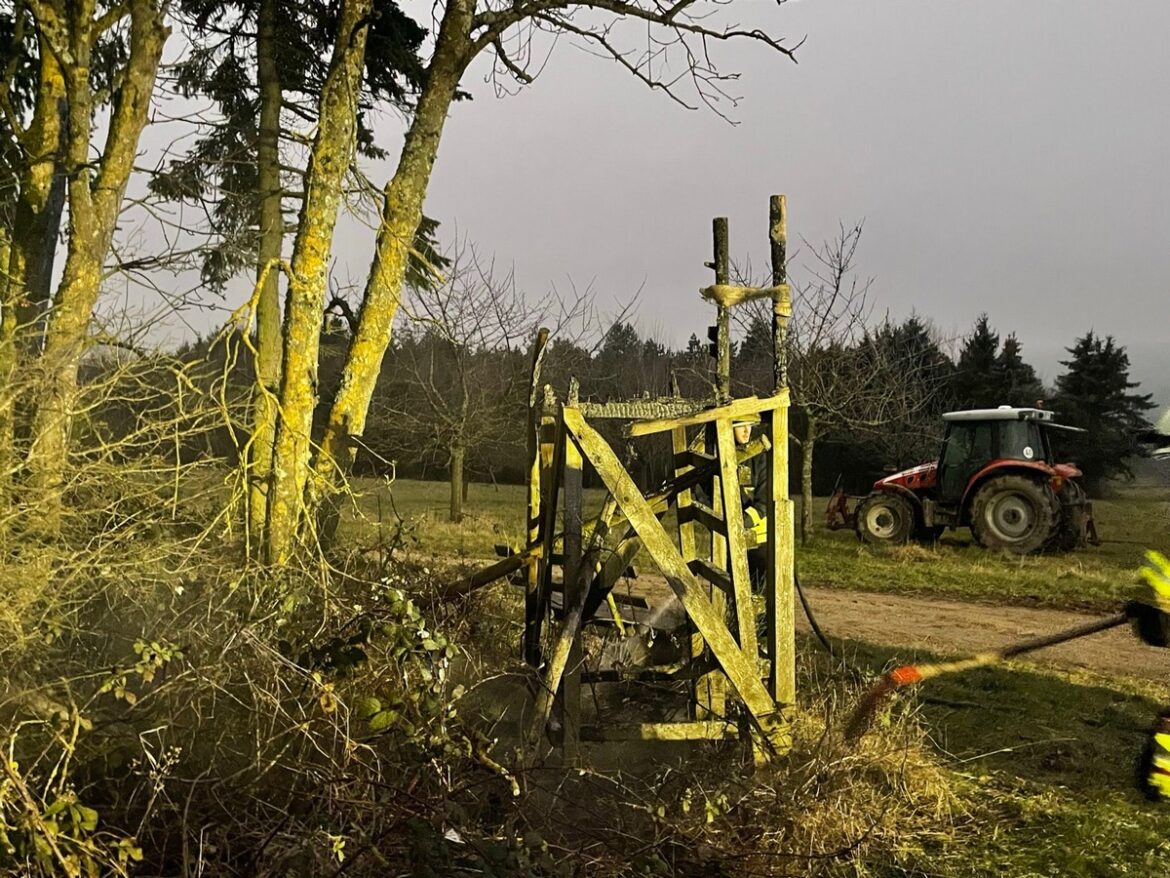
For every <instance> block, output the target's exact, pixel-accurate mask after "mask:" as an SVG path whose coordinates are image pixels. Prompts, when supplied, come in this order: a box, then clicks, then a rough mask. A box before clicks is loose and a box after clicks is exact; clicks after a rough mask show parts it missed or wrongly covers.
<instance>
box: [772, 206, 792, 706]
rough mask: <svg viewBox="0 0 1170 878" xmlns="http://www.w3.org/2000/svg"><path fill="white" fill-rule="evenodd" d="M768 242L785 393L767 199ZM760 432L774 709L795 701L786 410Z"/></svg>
mask: <svg viewBox="0 0 1170 878" xmlns="http://www.w3.org/2000/svg"><path fill="white" fill-rule="evenodd" d="M768 237H769V239H770V243H771V249H772V288H773V290H775V291H777V292H776V293H774V295H773V297H772V348H773V355H774V357H775V360H774V363H773V373H772V374H773V382H774V387H773V390H774V392H775V393H776V394H777V395H779V394H782V393H787V392H788V320H789V318H790V317H791V316H792V297H791V294H790V293H789V288H788V267H787V263H786V260H787V253H788V202H787V199H786V198H785V197H784V196H783V195H773V196H772V197H771V199H770V200H769V224H768ZM766 418H767V419H766V422H765V431H766V435H767V436H768V439H769V440H770V441H771V443H772V457H771V461H770V465H769V467H768V479H767V490H768V497H769V500H770V501H771V507H772V514H771V515H769V516H768V526H767V527H768V539H767V550H766V568H767V583H766V586H765V595H764V597H765V604H766V607H767V610H766V612H767V640H768V661H769V674H768V691H769V693H770V694H771V696H772V698H773V699H774V700H775V701H776V702H778V703H780V704H794V703H795V702H796V637H795V625H796V617H795V612H796V608H795V600H794V594H793V592H794V585H795V583H794V580H795V575H796V574H795V566H794V563H795V562H794V554H793V552H794V548H795V547H794V541H793V523H794V515H793V508H792V501H791V500H790V499H789V498H788V406H787V405H785V406H783V407H781V408H776V409H773V410H772V411H771V412H769V413H768V415H767V416H766Z"/></svg>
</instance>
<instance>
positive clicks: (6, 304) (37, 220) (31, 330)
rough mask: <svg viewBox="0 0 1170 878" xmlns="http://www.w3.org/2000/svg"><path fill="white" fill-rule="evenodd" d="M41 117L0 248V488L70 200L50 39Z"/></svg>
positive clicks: (21, 150)
mask: <svg viewBox="0 0 1170 878" xmlns="http://www.w3.org/2000/svg"><path fill="white" fill-rule="evenodd" d="M38 43H39V45H38V49H39V53H40V65H39V69H38V88H37V95H36V101H35V103H34V106H33V116H32V119H31V121H30V122H29V125H28V127H27V128H26V129H25V130H24V131H22V132H19V133H16V134H14V139H15V140H16V141H17V142H16V143H15V144H13V152H14V154H13V156H12V159H13V162H14V163H16V165H17V166H18V167H21V170H20V173H19V175H18V177H17V178H16V182H17V185H16V197H15V198H14V200H13V203H12V214H11V217H10V219H11V223H10V225H9V226H8V228H6V229H5V236H4V241H3V242H2V246H0V285H2V288H0V387H3V388H4V390H3V391H2V392H0V486H3V485H4V484H5V483H6V482H7V477H8V474H9V473H10V472H11V471H12V470H13V467H14V464H15V463H16V461H17V455H16V448H15V444H16V419H17V411H18V406H19V404H20V399H19V396H18V393H19V392H18V390H17V389H16V387H15V386H14V381H15V378H16V377H17V375H18V374H19V373H18V370H19V368H20V362H21V359H22V356H30V355H34V354H35V353H36V351H37V349H39V346H40V339H41V334H42V331H43V319H44V315H45V306H46V305H47V303H48V301H49V297H50V295H51V291H52V278H53V260H54V256H55V255H56V252H57V230H58V229H59V228H60V226H61V214H62V211H63V210H64V206H65V175H64V173H63V167H62V164H61V150H62V143H63V142H62V138H63V136H64V124H65V79H64V76H63V74H62V72H61V66H60V64H59V63H58V62H57V58H56V56H55V55H54V54H53V52H52V51H51V50H50V48H49V46H48V45H47V43H46V41H45V39H44V37H41V38H40V39H39V41H38Z"/></svg>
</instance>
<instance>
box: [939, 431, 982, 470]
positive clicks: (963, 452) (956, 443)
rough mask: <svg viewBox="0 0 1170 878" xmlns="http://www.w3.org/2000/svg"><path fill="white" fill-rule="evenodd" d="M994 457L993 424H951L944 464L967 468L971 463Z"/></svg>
mask: <svg viewBox="0 0 1170 878" xmlns="http://www.w3.org/2000/svg"><path fill="white" fill-rule="evenodd" d="M991 458H992V448H991V425H990V424H985V423H984V424H980V423H974V424H965V423H956V424H952V425H951V430H950V433H948V434H947V442H946V447H945V448H944V449H943V460H942V463H943V466H957V467H962V468H964V469H965V468H966V467H968V466H970V465H971V464H983V463H987V462H988V461H989V460H991Z"/></svg>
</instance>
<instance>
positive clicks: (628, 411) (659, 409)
mask: <svg viewBox="0 0 1170 878" xmlns="http://www.w3.org/2000/svg"><path fill="white" fill-rule="evenodd" d="M714 404H715V400H713V399H676V398H673V397H663V398H658V399H627V400H614V401H612V402H582V403H578V406H577V407H578V408H579V409H581V413H582V414H583V415H585V417H587V418H588V419H589V420H591V421H596V420H623V421H636V420H641V419H645V418H681V417H684V416H685V415H690V414H694V413H696V412H701V411H702V410H703V409H705V408H707V407H708V406H712V405H714Z"/></svg>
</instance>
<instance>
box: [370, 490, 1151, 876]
mask: <svg viewBox="0 0 1170 878" xmlns="http://www.w3.org/2000/svg"><path fill="white" fill-rule="evenodd" d="M359 488H364V489H365V492H364V493H363V494H362V495H361V496H360V498H359V501H358V506H357V509H356V511H358V512H360V514H358V515H355V516H353V517H351V519H350V521H349V523H348V526H349V527H350V528H351V536H352V538H353V539H354V540H355V541H357V542H358V543H359V544H364V545H368V546H373V545H376V544H379V543H381V544H385V543H387V542H388V541H389V540H391V539H393V538H401V545H402V546H403V547H404V548H406V549H407V550H408V551H410V552H412V553H414V554H416V555H419V556H422V557H432V556H433V557H434V558H435V559H436V561H437V562H439V563H444V562H449V561H451V560H459V559H462V560H464V561H467V562H476V561H479V560H485V561H486V560H489V559H491V558H493V557H494V551H493V546H494V545H495V544H496V543H509V544H513V545H515V544H519V543H520V542H521V541H522V524H523V510H524V494H523V489H522V488H520V487H518V486H500V487H499V488H495V487H492V486H486V485H472V486H471V489H470V493H469V497H468V503H467V516H466V520H465V521H464V522H463V523H462V524H459V525H455V524H451V523H449V522H447V521H446V520H445V519H446V497H447V494H446V486H445V485H443V484H439V483H425V482H410V481H400V482H397V483H395V484H394V485H393V486H392V487H390V488H387V487H386V486H379V485H377V484H376V483H373V482H369V483H366V484H364V485H361V486H359ZM601 500H602V493H601V492H600V491H590V492H587V495H586V504H587V506H588V507H589V508H591V509H596V508H598V507H599V506H600V503H601ZM823 508H824V503H823V501H821V500H818V502H817V516H816V522H817V531H816V533H815V539H814V540H813V541H812V542H811V544H810V545H808V546H806V547H802V548H798V551H797V563H798V566H799V569H800V571H801V574H802V578H803V580H804V581H805V582H807V583H815V584H817V585H821V586H828V587H838V588H851V589H862V590H871V591H888V592H899V593H909V594H922V595H935V596H948V597H953V598H960V599H966V600H972V601H979V602H987V603H997V604H1015V605H1031V606H1050V607H1061V608H1076V609H1084V610H1103V609H1106V608H1113V607H1115V606H1116V605H1117V602H1118V601H1119V600H1121V599H1122V598H1123V597H1126V596H1129V595H1132V594H1133V593H1134V592H1135V590H1136V588H1135V583H1134V570H1135V568H1136V567H1137V565H1138V564H1139V563H1140V559H1141V556H1142V553H1143V551H1144V550H1145V548H1146V547H1162V548H1163V549H1167V548H1168V547H1170V497H1168V496H1167V492H1166V489H1165V488H1161V489H1153V488H1150V489H1143V488H1136V487H1129V488H1123V489H1121V490H1120V491H1119V492H1118V493H1117V494H1116V496H1114V497H1112V498H1111V499H1108V500H1101V501H1097V502H1096V503H1095V510H1096V514H1097V519H1098V530H1099V532H1100V534H1101V536H1102V538H1103V540H1104V542H1103V544H1102V545H1101V546H1100V547H1097V548H1089V549H1086V550H1083V551H1078V552H1074V553H1066V554H1056V555H1048V556H1037V557H1023V558H1020V557H1014V556H1008V555H1000V554H996V553H991V552H987V551H985V550H983V549H982V548H980V547H979V546H977V545H974V544H972V542H971V540H970V538H969V536H968V535H967V534H966V532H963V533H954V534H948V535H947V536H945V537H944V539H943V540H942V541H941V542H940V543H939V544H938V545H937V546H934V547H923V546H906V547H902V548H897V549H893V550H875V549H872V548H869V547H866V546H863V545H861V544H860V543H859V542H858V541H857V539H856V537H855V536H854V535H853V534H852V533H850V532H835V533H834V532H829V531H827V530H825V529H824V527H823V524H822V522H823V516H822V515H821V510H823ZM668 524H669V522H668ZM643 561H644V562H645V559H643ZM510 599H511V600H513V601H514V600H516V596H514V595H512V596H510ZM846 647H847V650H846V654H847V657H846V660H845V661H846V662H847V664H848V666H849V667H848V669H847V670H846V669H843V668H842V667H841V666H840V664H839V663H837V662H836V661H835V660H831V659H829V658H828V657H826V656H825V655H824V654H823V653H818V652H817V651H816V648H815V646H814V645H813V644H812V643H811V642H810V641H802V647H801V648H800V650H799V653H800V655H801V657H802V658H801V663H802V667H803V670H802V679H804V680H805V681H806V685H809V679H810V676H811V677H812V678H817V677H819V678H820V679H822V680H823V679H827V678H831V677H832V676H833V675H840V674H841V673H842V672H844V673H846V674H858V673H860V675H861V676H862V678H872V676H873V675H875V674H876V673H878V672H880V671H881V670H882V669H883V668H884V667H887V666H888V665H889V663H890V662H891V661H894V660H897V661H898V662H905V661H907V660H911V659H922V660H929V659H931V658H935V656H931V655H929V654H926V653H921V652H920V653H914V652H913V651H908V650H906V649H900V650H898V651H897V652H896V653H895V651H894V650H892V649H888V648H885V647H880V646H875V645H873V644H865V643H847V644H846ZM919 699H920V700H919ZM1165 699H1166V690H1165V687H1164V686H1161V685H1158V684H1154V683H1150V682H1145V681H1138V680H1129V679H1123V678H1116V677H1105V676H1101V675H1095V674H1091V673H1087V672H1083V671H1061V670H1054V669H1045V668H1039V667H1036V666H1032V665H1028V664H1026V663H1019V664H1009V665H1004V666H1000V667H996V668H989V669H983V670H980V671H976V672H972V673H968V674H963V675H957V676H954V677H945V678H942V679H940V680H938V681H936V682H934V683H932V684H930V685H929V686H928V687H924V689H923V690H922V691H921V692H918V693H915V694H912V695H910V696H909V697H908V698H906V699H905V700H903V701H902V702H900V704H899V705H898V706H897V708H896V709H897V710H913V711H916V713H917V717H918V720H919V722H920V723H921V724H922V725H923V727H924V728H925V730H926V731H927V734H928V735H929V739H930V741H931V744H932V746H933V748H934V750H935V752H936V753H937V755H938V758H939V759H940V760H941V761H942V763H943V764H944V766H945V768H946V774H945V776H946V778H947V782H948V783H949V785H950V787H951V790H952V792H953V793H954V794H955V796H956V801H957V802H959V803H960V806H959V807H960V809H961V810H962V813H959V814H957V815H953V818H954V819H953V822H952V824H951V825H950V826H949V828H948V829H946V830H945V831H944V830H941V829H940V832H939V834H938V838H937V841H935V840H930V839H928V841H927V843H926V846H925V848H924V849H922V850H921V851H919V852H917V853H915V854H914V855H913V856H911V857H910V862H912V863H913V865H912V866H910V867H907V866H905V865H899V866H896V867H891V868H890V869H889V870H886V871H883V870H882V868H881V867H879V868H878V870H877V871H876V872H875V871H866V872H865V873H864V874H866V875H875V874H880V875H889V876H890V878H894V876H918V878H928V876H947V878H976V876H986V875H1005V876H1019V878H1039V876H1044V878H1058V876H1093V878H1106V876H1115V875H1130V876H1149V878H1154V876H1164V875H1170V833H1168V831H1167V830H1170V813H1168V811H1167V810H1166V809H1165V808H1159V807H1156V806H1153V805H1151V804H1149V803H1147V802H1145V801H1144V800H1143V799H1142V798H1141V797H1140V795H1139V794H1138V793H1137V792H1136V791H1135V789H1134V784H1133V777H1134V763H1135V760H1136V757H1137V754H1138V753H1139V751H1140V749H1141V746H1142V742H1143V739H1144V732H1145V729H1146V728H1147V727H1148V726H1149V724H1150V722H1151V721H1152V719H1153V717H1154V716H1155V714H1156V712H1157V711H1158V710H1159V709H1160V707H1161V706H1162V704H1163V703H1164V702H1165ZM832 874H837V873H835V872H834V873H832ZM841 874H844V873H841ZM859 874H860V873H859Z"/></svg>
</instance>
